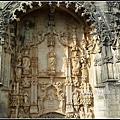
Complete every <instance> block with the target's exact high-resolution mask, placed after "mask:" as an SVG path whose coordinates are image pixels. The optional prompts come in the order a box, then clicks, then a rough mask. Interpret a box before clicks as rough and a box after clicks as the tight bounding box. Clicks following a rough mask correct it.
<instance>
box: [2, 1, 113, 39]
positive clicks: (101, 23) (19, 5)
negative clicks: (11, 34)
mask: <svg viewBox="0 0 120 120" xmlns="http://www.w3.org/2000/svg"><path fill="white" fill-rule="evenodd" d="M34 3H38V6H39V7H41V6H42V5H43V4H44V3H43V2H40V1H39V2H36V1H34V2H32V1H21V2H9V3H8V5H7V7H5V8H4V9H3V13H2V17H1V18H3V23H4V24H6V23H8V22H9V21H13V20H16V21H20V18H19V17H17V15H16V14H15V13H16V11H22V12H23V13H26V12H27V10H26V8H25V5H26V6H28V7H29V8H30V9H33V8H34ZM54 3H56V6H57V7H59V6H60V3H62V2H60V1H58V2H54ZM64 3H65V6H66V8H68V7H69V6H70V5H71V4H74V5H75V12H78V11H79V10H81V8H84V10H83V12H82V14H81V16H82V17H84V16H85V15H89V18H88V19H87V20H86V22H89V21H94V23H95V24H92V26H91V28H97V31H96V33H94V34H98V35H100V34H101V31H102V30H103V29H104V28H105V29H107V30H109V26H108V25H107V24H106V22H105V20H104V17H103V15H102V14H101V13H100V10H99V9H98V8H96V6H95V5H94V3H93V2H71V1H65V2H64ZM48 4H49V5H50V6H52V4H53V2H51V1H50V2H48ZM11 10H12V11H11ZM6 16H7V19H6ZM7 20H8V21H7ZM1 23H2V22H1ZM3 26H4V25H3ZM98 28H99V29H98ZM108 33H109V36H110V37H111V33H110V32H109V31H108Z"/></svg>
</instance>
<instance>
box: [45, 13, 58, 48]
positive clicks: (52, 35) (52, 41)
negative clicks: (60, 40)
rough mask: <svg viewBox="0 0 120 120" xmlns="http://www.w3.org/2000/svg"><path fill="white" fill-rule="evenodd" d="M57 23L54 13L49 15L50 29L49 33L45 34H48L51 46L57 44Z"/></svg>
mask: <svg viewBox="0 0 120 120" xmlns="http://www.w3.org/2000/svg"><path fill="white" fill-rule="evenodd" d="M54 27H55V23H54V17H53V14H50V16H49V23H48V29H47V33H46V34H45V35H48V41H47V43H48V47H49V46H53V47H54V46H55V35H57V33H56V31H55V29H54Z"/></svg>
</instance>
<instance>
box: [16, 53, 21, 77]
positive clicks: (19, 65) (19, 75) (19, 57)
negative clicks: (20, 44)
mask: <svg viewBox="0 0 120 120" xmlns="http://www.w3.org/2000/svg"><path fill="white" fill-rule="evenodd" d="M21 65H22V56H21V53H18V56H17V65H16V67H15V73H16V78H18V79H19V78H21V73H22V66H21Z"/></svg>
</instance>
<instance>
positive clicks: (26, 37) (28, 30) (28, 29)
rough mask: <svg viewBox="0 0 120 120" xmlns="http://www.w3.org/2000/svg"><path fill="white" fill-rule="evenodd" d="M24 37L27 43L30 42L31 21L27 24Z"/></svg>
mask: <svg viewBox="0 0 120 120" xmlns="http://www.w3.org/2000/svg"><path fill="white" fill-rule="evenodd" d="M24 37H25V43H28V42H30V22H29V21H27V22H25V32H24Z"/></svg>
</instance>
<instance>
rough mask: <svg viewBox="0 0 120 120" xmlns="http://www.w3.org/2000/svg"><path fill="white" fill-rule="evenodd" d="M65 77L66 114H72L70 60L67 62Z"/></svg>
mask: <svg viewBox="0 0 120 120" xmlns="http://www.w3.org/2000/svg"><path fill="white" fill-rule="evenodd" d="M66 70H67V75H66V83H67V84H66V112H67V113H71V112H73V106H72V83H71V66H70V58H68V61H67V68H66Z"/></svg>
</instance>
